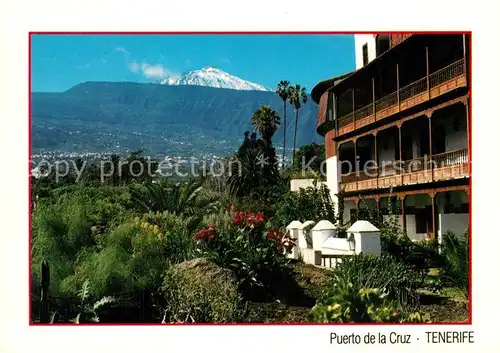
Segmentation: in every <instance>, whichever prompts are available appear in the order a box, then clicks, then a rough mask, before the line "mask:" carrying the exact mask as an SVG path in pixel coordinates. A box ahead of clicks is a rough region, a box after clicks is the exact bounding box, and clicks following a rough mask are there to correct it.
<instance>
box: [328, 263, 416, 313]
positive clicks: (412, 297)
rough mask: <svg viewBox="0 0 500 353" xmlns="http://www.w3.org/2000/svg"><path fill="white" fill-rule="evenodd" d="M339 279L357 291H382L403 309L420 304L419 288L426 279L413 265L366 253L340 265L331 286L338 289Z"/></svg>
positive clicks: (334, 271)
mask: <svg viewBox="0 0 500 353" xmlns="http://www.w3.org/2000/svg"><path fill="white" fill-rule="evenodd" d="M339 279H343V281H345V282H347V283H352V284H353V285H354V286H355V287H356V288H376V289H380V290H381V291H383V292H385V293H387V295H388V296H389V298H390V299H392V300H395V301H396V302H398V303H399V304H400V305H401V306H407V305H416V304H418V298H419V296H418V294H417V289H418V288H420V287H421V285H422V280H423V279H422V275H421V274H420V273H418V272H417V271H415V270H414V269H413V268H412V267H411V266H409V265H407V264H405V263H402V262H399V261H396V260H395V259H394V258H392V257H389V256H381V257H379V256H374V255H364V254H360V255H356V256H353V257H352V258H350V259H348V260H344V261H343V262H342V263H340V264H338V265H337V266H336V267H335V268H334V270H333V277H332V280H331V281H330V286H335V283H336V281H338V280H339Z"/></svg>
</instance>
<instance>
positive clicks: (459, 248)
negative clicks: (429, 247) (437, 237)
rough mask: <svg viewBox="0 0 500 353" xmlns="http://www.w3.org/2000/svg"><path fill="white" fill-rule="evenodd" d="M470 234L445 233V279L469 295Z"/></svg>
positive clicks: (443, 250)
mask: <svg viewBox="0 0 500 353" xmlns="http://www.w3.org/2000/svg"><path fill="white" fill-rule="evenodd" d="M469 252H470V248H469V236H468V234H467V233H465V234H463V235H462V236H457V235H455V234H453V233H452V232H447V233H445V234H443V247H442V254H443V262H444V264H443V280H444V281H445V282H447V283H448V284H451V285H452V286H454V287H456V288H457V289H458V290H459V291H460V292H462V294H463V295H464V296H465V297H468V296H469Z"/></svg>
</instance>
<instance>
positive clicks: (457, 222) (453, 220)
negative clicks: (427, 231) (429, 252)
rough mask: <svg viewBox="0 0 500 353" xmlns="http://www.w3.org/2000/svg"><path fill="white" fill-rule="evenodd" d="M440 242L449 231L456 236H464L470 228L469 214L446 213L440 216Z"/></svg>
mask: <svg viewBox="0 0 500 353" xmlns="http://www.w3.org/2000/svg"><path fill="white" fill-rule="evenodd" d="M438 227H439V228H438V229H439V231H438V241H439V243H441V239H442V235H443V234H444V233H446V232H448V231H450V232H453V233H455V235H458V236H460V235H463V234H464V233H465V231H466V230H467V228H468V227H469V214H468V213H445V214H440V215H439V216H438Z"/></svg>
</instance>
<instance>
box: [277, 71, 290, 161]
mask: <svg viewBox="0 0 500 353" xmlns="http://www.w3.org/2000/svg"><path fill="white" fill-rule="evenodd" d="M276 94H277V95H278V97H280V98H281V100H282V101H283V156H282V161H283V165H284V163H285V149H286V129H287V125H286V103H287V101H288V96H289V94H290V82H289V81H285V80H281V81H280V82H279V83H278V85H277V86H276Z"/></svg>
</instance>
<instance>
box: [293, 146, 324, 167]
mask: <svg viewBox="0 0 500 353" xmlns="http://www.w3.org/2000/svg"><path fill="white" fill-rule="evenodd" d="M324 161H325V145H324V144H317V143H315V142H313V143H311V144H308V145H303V146H301V147H300V148H299V150H298V151H297V152H296V153H295V159H294V161H293V165H294V167H295V168H294V169H295V170H299V171H302V166H309V168H310V169H311V170H310V171H313V172H316V173H318V174H319V175H323V174H326V166H324V165H323V164H324ZM322 165H323V170H321V168H322ZM310 171H309V170H305V171H304V172H310Z"/></svg>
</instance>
